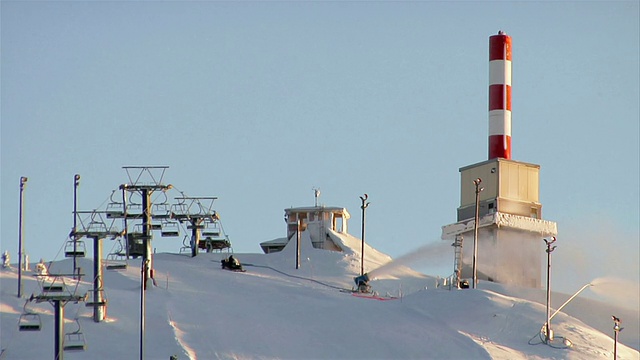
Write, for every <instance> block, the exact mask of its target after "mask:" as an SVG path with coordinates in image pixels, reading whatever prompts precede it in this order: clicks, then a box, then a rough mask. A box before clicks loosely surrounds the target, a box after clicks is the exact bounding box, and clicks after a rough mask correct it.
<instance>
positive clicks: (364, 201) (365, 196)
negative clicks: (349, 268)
mask: <svg viewBox="0 0 640 360" xmlns="http://www.w3.org/2000/svg"><path fill="white" fill-rule="evenodd" d="M368 198H369V195H367V194H364V196H360V200H362V206H360V209H362V251H361V254H360V276H362V275H364V215H365V210H366V208H367V207H368V206H369V203H368V202H367V199H368Z"/></svg>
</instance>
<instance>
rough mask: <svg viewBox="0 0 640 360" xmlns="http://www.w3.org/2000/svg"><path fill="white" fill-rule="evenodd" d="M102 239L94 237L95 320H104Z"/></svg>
mask: <svg viewBox="0 0 640 360" xmlns="http://www.w3.org/2000/svg"><path fill="white" fill-rule="evenodd" d="M102 281H103V280H102V241H101V239H100V238H99V237H98V236H94V237H93V299H91V301H93V303H94V306H93V321H95V322H100V321H102V320H104V306H102V305H100V304H102V302H103V299H102V295H103V290H104V289H103V283H102Z"/></svg>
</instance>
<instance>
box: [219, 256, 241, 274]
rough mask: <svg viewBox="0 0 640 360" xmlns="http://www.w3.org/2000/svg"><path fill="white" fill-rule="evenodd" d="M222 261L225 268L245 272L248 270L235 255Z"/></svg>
mask: <svg viewBox="0 0 640 360" xmlns="http://www.w3.org/2000/svg"><path fill="white" fill-rule="evenodd" d="M220 263H221V264H222V268H223V269H225V270H229V271H241V272H245V271H246V270H245V269H243V268H242V265H241V264H240V261H238V259H236V258H234V257H233V255H231V256H229V257H228V258H225V259H222V260H220Z"/></svg>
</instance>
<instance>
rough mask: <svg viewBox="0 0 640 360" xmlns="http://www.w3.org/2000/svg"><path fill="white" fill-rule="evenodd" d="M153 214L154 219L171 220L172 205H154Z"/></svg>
mask: <svg viewBox="0 0 640 360" xmlns="http://www.w3.org/2000/svg"><path fill="white" fill-rule="evenodd" d="M151 214H152V215H151V217H152V218H154V219H169V218H170V217H171V208H170V205H169V204H168V203H159V204H153V205H152V209H151Z"/></svg>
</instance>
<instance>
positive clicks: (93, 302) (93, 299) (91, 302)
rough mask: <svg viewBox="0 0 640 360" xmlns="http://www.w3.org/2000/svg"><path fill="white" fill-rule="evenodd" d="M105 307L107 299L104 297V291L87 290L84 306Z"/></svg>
mask: <svg viewBox="0 0 640 360" xmlns="http://www.w3.org/2000/svg"><path fill="white" fill-rule="evenodd" d="M105 305H107V298H106V296H105V295H104V289H89V290H88V291H87V297H86V301H85V306H87V307H98V306H105Z"/></svg>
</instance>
